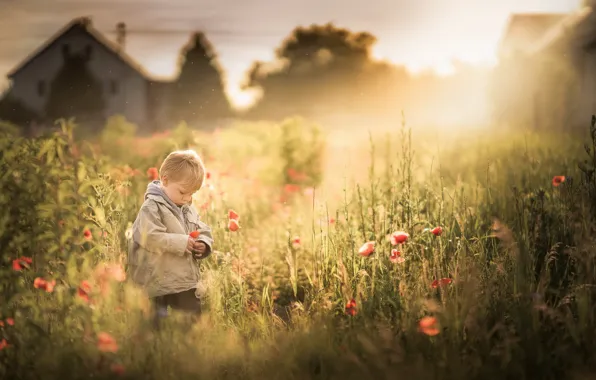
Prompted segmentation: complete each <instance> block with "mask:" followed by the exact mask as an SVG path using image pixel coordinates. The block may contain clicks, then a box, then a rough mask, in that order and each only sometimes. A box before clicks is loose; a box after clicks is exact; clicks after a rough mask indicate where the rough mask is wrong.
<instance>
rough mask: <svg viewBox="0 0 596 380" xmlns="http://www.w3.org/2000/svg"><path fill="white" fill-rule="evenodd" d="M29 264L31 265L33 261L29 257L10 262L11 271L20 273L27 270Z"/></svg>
mask: <svg viewBox="0 0 596 380" xmlns="http://www.w3.org/2000/svg"><path fill="white" fill-rule="evenodd" d="M31 264H33V260H32V259H31V258H30V257H25V256H21V257H19V258H18V259H14V260H12V269H14V270H16V271H20V270H23V269H25V268H29V265H31Z"/></svg>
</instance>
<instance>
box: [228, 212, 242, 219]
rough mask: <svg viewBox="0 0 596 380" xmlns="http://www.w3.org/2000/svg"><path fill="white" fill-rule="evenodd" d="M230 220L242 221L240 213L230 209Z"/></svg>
mask: <svg viewBox="0 0 596 380" xmlns="http://www.w3.org/2000/svg"><path fill="white" fill-rule="evenodd" d="M228 219H235V220H239V219H240V215H238V213H237V212H236V211H234V210H232V209H230V210H229V211H228Z"/></svg>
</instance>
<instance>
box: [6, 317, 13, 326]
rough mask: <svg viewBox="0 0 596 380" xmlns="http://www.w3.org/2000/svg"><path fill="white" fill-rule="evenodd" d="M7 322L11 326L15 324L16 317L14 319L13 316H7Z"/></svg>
mask: <svg viewBox="0 0 596 380" xmlns="http://www.w3.org/2000/svg"><path fill="white" fill-rule="evenodd" d="M6 323H7V324H8V325H9V326H14V319H12V318H6Z"/></svg>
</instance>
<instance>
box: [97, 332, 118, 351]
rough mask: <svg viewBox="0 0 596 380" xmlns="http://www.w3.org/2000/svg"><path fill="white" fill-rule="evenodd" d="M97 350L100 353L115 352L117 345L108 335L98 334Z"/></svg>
mask: <svg viewBox="0 0 596 380" xmlns="http://www.w3.org/2000/svg"><path fill="white" fill-rule="evenodd" d="M97 348H98V349H99V351H101V352H116V351H118V343H116V339H114V337H113V336H111V335H110V334H108V333H106V332H100V333H99V334H97Z"/></svg>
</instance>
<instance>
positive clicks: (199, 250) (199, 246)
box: [193, 241, 207, 259]
mask: <svg viewBox="0 0 596 380" xmlns="http://www.w3.org/2000/svg"><path fill="white" fill-rule="evenodd" d="M206 252H207V244H205V243H203V242H202V241H196V242H195V251H194V252H193V254H194V258H195V259H202V258H203V256H204V255H205V253H206Z"/></svg>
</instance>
